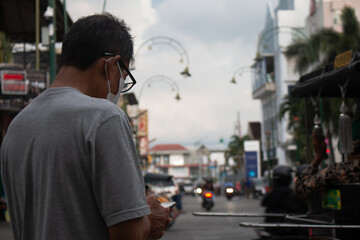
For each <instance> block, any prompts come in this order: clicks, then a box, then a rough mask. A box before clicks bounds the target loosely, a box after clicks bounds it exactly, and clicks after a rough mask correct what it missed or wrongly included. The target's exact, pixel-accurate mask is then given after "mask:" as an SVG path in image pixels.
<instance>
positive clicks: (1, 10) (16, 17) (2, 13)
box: [0, 0, 73, 43]
mask: <svg viewBox="0 0 360 240" xmlns="http://www.w3.org/2000/svg"><path fill="white" fill-rule="evenodd" d="M35 2H36V1H35V0H0V31H2V32H5V34H6V36H7V37H9V38H10V39H11V41H12V42H27V43H35V21H36V20H35ZM55 4H56V14H55V15H56V41H57V42H62V39H63V38H64V14H63V5H62V3H61V2H60V0H55ZM47 6H48V0H40V27H44V26H48V23H47V21H46V19H45V18H44V12H45V11H46V8H47ZM67 22H68V26H69V27H70V26H71V25H72V23H73V22H72V20H71V18H70V17H69V15H68V14H67Z"/></svg>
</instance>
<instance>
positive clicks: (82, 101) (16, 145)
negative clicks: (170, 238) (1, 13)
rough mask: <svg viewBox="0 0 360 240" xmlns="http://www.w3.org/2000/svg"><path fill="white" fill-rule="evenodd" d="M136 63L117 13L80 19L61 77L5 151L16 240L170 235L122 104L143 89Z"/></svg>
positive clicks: (68, 41)
mask: <svg viewBox="0 0 360 240" xmlns="http://www.w3.org/2000/svg"><path fill="white" fill-rule="evenodd" d="M132 60H133V41H132V37H131V35H130V33H129V28H128V27H127V26H126V24H125V23H124V22H123V21H122V20H118V19H117V18H115V17H113V16H112V15H110V14H102V15H93V16H89V17H85V18H81V19H79V20H78V21H77V22H76V23H74V24H73V26H72V27H71V28H70V30H69V32H68V33H67V35H66V36H65V37H64V42H63V47H62V56H61V69H60V71H59V73H58V75H57V76H56V78H55V80H54V82H53V83H52V85H51V86H50V88H49V89H47V90H46V91H44V92H43V93H42V94H41V95H40V96H38V97H37V98H35V99H34V100H33V101H32V102H31V103H30V105H29V106H27V107H26V108H25V109H24V110H23V111H21V112H20V113H19V114H18V115H17V116H16V118H15V119H14V120H13V121H12V123H11V125H10V126H9V129H8V133H7V135H6V138H5V139H4V141H3V144H2V148H1V171H2V178H3V183H4V188H5V193H6V197H7V200H8V207H9V211H10V217H11V223H12V228H13V232H14V235H15V239H16V240H18V239H34V240H41V239H51V240H56V239H62V240H64V239H76V240H79V239H86V240H89V239H94V240H95V239H96V240H100V239H101V240H103V239H111V240H115V239H126V240H132V239H136V240H138V239H158V238H160V237H161V236H162V235H163V234H164V229H165V225H166V223H167V220H168V217H167V216H168V213H169V210H168V209H165V208H162V207H161V205H160V203H159V201H158V200H157V199H156V198H154V197H153V196H148V197H146V196H145V187H144V182H143V177H142V172H141V168H140V164H139V159H138V155H137V152H136V148H135V146H134V142H133V140H132V131H131V127H130V124H129V122H128V119H127V117H126V115H125V114H124V112H123V111H121V110H120V109H119V108H118V107H117V106H116V105H115V104H114V103H116V102H117V101H118V99H119V96H120V93H121V92H125V91H128V90H129V89H130V88H131V87H132V86H133V85H134V84H135V79H134V78H133V77H132V75H131V73H130V71H129V70H128V66H129V64H130V63H131V61H132ZM128 75H129V77H128V78H127V76H128ZM125 79H126V80H125ZM108 100H109V101H108Z"/></svg>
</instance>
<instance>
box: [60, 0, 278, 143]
mask: <svg viewBox="0 0 360 240" xmlns="http://www.w3.org/2000/svg"><path fill="white" fill-rule="evenodd" d="M267 2H271V4H272V5H273V6H276V4H277V1H276V0H251V1H245V0H131V1H120V0H106V5H105V11H107V12H110V13H112V14H114V15H115V16H117V17H119V18H121V19H124V21H125V22H126V23H127V24H128V25H129V26H130V28H131V34H132V35H133V36H134V43H135V53H136V55H135V64H134V68H135V69H134V70H133V71H132V74H133V75H134V77H135V78H136V80H137V84H136V85H135V87H134V88H133V89H134V90H133V92H134V93H135V95H136V96H137V98H138V100H139V107H140V108H141V109H147V110H148V112H149V139H154V140H155V141H154V142H153V143H152V146H153V145H156V144H176V143H177V144H182V145H184V146H191V145H194V144H204V145H205V146H207V147H208V148H210V149H216V148H225V147H226V146H227V144H228V142H229V141H230V138H231V136H232V135H233V134H234V133H235V122H236V120H237V115H238V113H239V116H240V123H241V132H242V135H244V134H246V133H247V126H248V122H249V121H261V105H260V101H259V100H254V99H252V88H251V73H250V69H249V68H246V66H250V65H252V64H253V63H254V58H255V54H256V37H257V35H258V34H259V32H260V31H261V30H262V29H263V27H264V24H265V11H266V6H267ZM103 3H104V2H103V1H99V0H67V9H68V12H69V14H70V17H71V18H72V19H73V21H76V20H77V19H78V18H79V17H82V16H86V15H90V14H94V13H100V12H102V9H103ZM163 36H164V37H166V38H167V39H174V40H175V41H176V42H178V43H179V46H180V47H181V48H182V49H185V51H184V52H185V53H184V54H183V56H184V57H183V60H182V62H181V61H180V59H181V54H180V53H179V52H178V51H176V50H175V49H174V48H173V46H174V45H176V44H175V43H174V42H173V43H171V44H166V43H164V42H163V41H162V42H161V41H160V39H161V38H160V37H163ZM150 38H155V42H157V43H158V44H153V45H152V46H151V49H150V50H149V45H147V44H144V43H146V41H147V40H148V39H150ZM186 55H187V57H188V60H187V58H186ZM186 66H188V68H189V72H190V73H191V75H192V76H191V77H188V78H184V77H183V76H181V75H180V72H181V71H183V70H184V69H185V67H186ZM241 67H245V68H244V69H243V71H242V72H241V76H240V75H236V81H237V82H238V83H237V84H231V83H230V81H231V79H232V77H233V74H234V73H235V72H236V70H237V69H239V68H241ZM157 75H163V76H165V77H163V79H162V80H159V77H156V76H157ZM155 79H158V80H155ZM173 82H175V83H176V85H174V84H173ZM149 83H151V84H150V86H149ZM140 90H141V95H140ZM177 92H179V94H180V97H181V100H180V101H177V100H176V99H175V95H176V93H177ZM139 95H140V96H139ZM220 139H223V140H224V143H223V144H220V142H219V140H220Z"/></svg>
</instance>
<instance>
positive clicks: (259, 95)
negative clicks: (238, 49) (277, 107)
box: [252, 56, 276, 99]
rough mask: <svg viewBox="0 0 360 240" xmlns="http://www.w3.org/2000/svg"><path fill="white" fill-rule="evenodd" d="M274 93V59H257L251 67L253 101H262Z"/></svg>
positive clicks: (270, 57) (269, 57)
mask: <svg viewBox="0 0 360 240" xmlns="http://www.w3.org/2000/svg"><path fill="white" fill-rule="evenodd" d="M275 92H276V85H275V76H274V58H273V57H272V56H268V57H263V58H260V59H257V60H256V62H255V64H254V65H253V66H252V97H253V99H264V98H267V97H269V96H270V95H271V94H274V93H275Z"/></svg>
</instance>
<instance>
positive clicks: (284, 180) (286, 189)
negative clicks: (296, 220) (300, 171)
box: [261, 165, 307, 236]
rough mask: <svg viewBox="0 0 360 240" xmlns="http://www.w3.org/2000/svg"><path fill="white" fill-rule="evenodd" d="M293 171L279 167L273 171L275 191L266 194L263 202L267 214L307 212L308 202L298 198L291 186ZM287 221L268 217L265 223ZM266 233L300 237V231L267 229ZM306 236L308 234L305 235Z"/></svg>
mask: <svg viewBox="0 0 360 240" xmlns="http://www.w3.org/2000/svg"><path fill="white" fill-rule="evenodd" d="M291 173H292V169H291V168H290V167H288V166H282V165H279V166H277V167H275V168H274V170H273V183H274V188H273V191H272V192H270V193H268V194H266V195H265V197H264V199H263V200H262V202H261V205H262V206H263V207H266V209H265V212H266V213H297V214H303V213H306V212H307V204H306V202H305V201H304V200H303V199H302V198H300V197H299V196H297V195H296V194H295V193H294V191H293V190H292V189H290V184H291V181H292V175H291ZM284 221H285V219H284V218H281V217H266V218H265V222H268V223H274V222H276V223H279V222H284ZM266 231H268V232H270V233H271V234H273V235H277V236H284V235H299V234H302V232H299V230H298V229H287V228H267V229H266ZM304 234H306V233H304Z"/></svg>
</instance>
